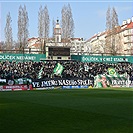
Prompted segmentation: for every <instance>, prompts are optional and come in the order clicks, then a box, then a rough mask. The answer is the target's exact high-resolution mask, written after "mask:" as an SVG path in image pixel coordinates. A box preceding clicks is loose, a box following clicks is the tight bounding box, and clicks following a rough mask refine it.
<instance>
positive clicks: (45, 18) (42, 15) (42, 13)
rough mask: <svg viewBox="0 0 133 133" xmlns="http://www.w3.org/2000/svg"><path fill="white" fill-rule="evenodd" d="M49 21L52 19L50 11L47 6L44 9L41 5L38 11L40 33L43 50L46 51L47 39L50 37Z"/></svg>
mask: <svg viewBox="0 0 133 133" xmlns="http://www.w3.org/2000/svg"><path fill="white" fill-rule="evenodd" d="M49 23H50V19H49V12H48V9H47V6H45V7H44V9H42V6H40V9H39V12H38V35H39V38H40V42H41V50H44V51H45V43H46V40H47V39H48V37H49ZM43 40H44V41H43ZM43 42H44V43H43Z"/></svg>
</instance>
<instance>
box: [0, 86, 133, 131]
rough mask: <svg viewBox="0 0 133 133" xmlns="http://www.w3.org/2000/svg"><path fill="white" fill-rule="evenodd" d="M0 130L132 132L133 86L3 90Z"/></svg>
mask: <svg viewBox="0 0 133 133" xmlns="http://www.w3.org/2000/svg"><path fill="white" fill-rule="evenodd" d="M0 133H133V89H132V88H131V89H129V88H125V89H119V88H118V89H73V90H72V89H68V90H65V89H64V90H45V91H15V92H0Z"/></svg>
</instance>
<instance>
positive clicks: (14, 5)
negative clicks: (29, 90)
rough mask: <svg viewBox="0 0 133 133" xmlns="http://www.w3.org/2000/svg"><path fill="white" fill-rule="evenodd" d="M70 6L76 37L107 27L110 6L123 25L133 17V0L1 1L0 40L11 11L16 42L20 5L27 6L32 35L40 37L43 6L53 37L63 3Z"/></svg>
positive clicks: (92, 33)
mask: <svg viewBox="0 0 133 133" xmlns="http://www.w3.org/2000/svg"><path fill="white" fill-rule="evenodd" d="M68 3H69V4H70V6H71V9H72V15H73V19H74V25H75V29H74V37H76V38H77V37H79V38H84V40H87V39H89V38H91V37H92V36H93V35H94V34H96V33H98V32H103V31H104V30H105V29H106V12H107V9H108V7H109V6H110V8H112V7H115V9H116V12H117V14H118V20H119V24H120V25H122V22H123V20H127V19H129V18H130V19H131V18H132V17H133V0H112V1H110V0H106V1H105V0H104V1H103V0H97V1H96V0H93V1H91V0H86V1H84V0H83V1H78V0H77V1H76V0H75V1H74V0H69V1H66V0H61V1H59V0H56V1H55V0H49V1H48V0H47V1H46V0H38V1H37V0H36V1H35V0H28V1H26V0H23V1H18V0H7V1H6V0H3V1H2V0H0V41H4V40H5V35H4V28H5V24H6V16H7V14H8V13H9V12H10V15H11V19H12V23H11V26H12V32H13V40H15V41H17V31H18V27H17V26H18V25H17V21H18V9H19V6H20V5H21V6H24V5H26V9H27V12H28V18H29V28H28V29H29V38H31V37H38V28H37V27H38V11H39V8H40V6H41V5H42V7H44V6H45V5H47V8H48V11H49V16H50V34H49V36H50V37H51V36H52V27H53V25H52V20H53V19H55V20H56V19H57V18H58V19H59V20H61V10H62V8H63V6H64V5H68Z"/></svg>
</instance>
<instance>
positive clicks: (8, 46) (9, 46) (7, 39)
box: [5, 12, 13, 50]
mask: <svg viewBox="0 0 133 133" xmlns="http://www.w3.org/2000/svg"><path fill="white" fill-rule="evenodd" d="M11 22H12V20H11V16H10V12H9V13H8V14H7V18H6V26H5V45H6V49H8V50H11V49H12V45H13V37H12V36H13V34H12V27H11Z"/></svg>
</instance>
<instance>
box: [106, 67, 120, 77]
mask: <svg viewBox="0 0 133 133" xmlns="http://www.w3.org/2000/svg"><path fill="white" fill-rule="evenodd" d="M108 72H109V75H110V76H118V75H119V74H118V73H117V72H116V71H115V69H114V68H108Z"/></svg>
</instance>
